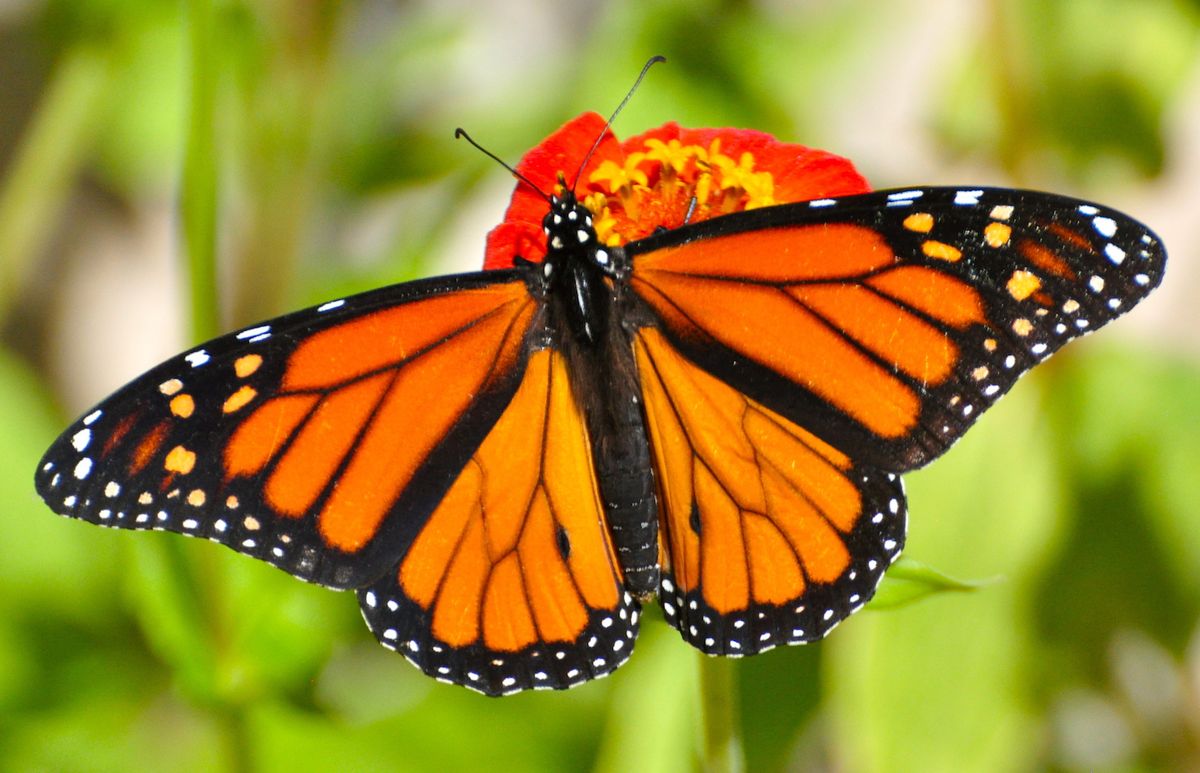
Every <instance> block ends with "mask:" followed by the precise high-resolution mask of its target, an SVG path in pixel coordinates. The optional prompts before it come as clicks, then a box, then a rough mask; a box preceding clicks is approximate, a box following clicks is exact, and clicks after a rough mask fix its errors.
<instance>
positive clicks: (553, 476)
mask: <svg viewBox="0 0 1200 773" xmlns="http://www.w3.org/2000/svg"><path fill="white" fill-rule="evenodd" d="M359 600H360V602H361V604H362V610H363V615H364V616H365V618H366V620H367V624H368V625H369V626H370V627H371V630H372V631H374V633H375V635H376V636H377V637H378V638H379V641H380V642H382V643H383V644H384V646H386V647H389V648H391V649H394V650H396V651H398V652H400V653H402V654H403V655H404V656H405V657H406V658H408V660H410V661H411V662H413V663H414V664H415V665H417V666H418V667H419V668H421V669H422V670H423V671H425V673H427V674H429V675H431V676H433V677H435V678H437V679H440V680H442V681H447V682H453V683H457V684H463V685H466V686H467V687H470V688H472V689H475V690H477V691H480V692H483V693H486V694H489V695H503V694H507V693H511V692H517V691H520V690H524V689H528V688H531V687H532V688H542V689H547V688H554V689H562V688H565V687H570V686H573V685H576V684H579V683H581V682H584V681H586V680H589V679H594V678H596V677H599V676H604V675H605V674H607V673H609V672H610V671H612V670H613V669H615V668H616V667H617V666H619V665H620V664H621V663H623V662H625V659H626V658H628V657H629V655H630V653H631V652H632V650H633V643H634V638H635V637H636V635H637V625H638V614H639V605H638V603H637V601H636V600H635V599H633V598H632V597H631V596H630V594H629V593H627V592H626V591H625V588H624V579H623V575H622V570H621V565H620V563H619V562H618V559H617V554H616V552H615V550H614V547H613V544H612V541H611V538H610V535H609V531H608V527H607V525H606V522H605V518H604V507H603V505H602V503H601V500H600V489H599V485H598V482H597V479H596V468H595V465H594V463H593V459H592V450H591V444H590V441H589V438H588V432H587V428H586V425H585V420H584V417H583V414H582V412H581V408H580V405H579V404H578V402H577V401H576V399H575V397H574V396H573V394H572V391H571V383H570V378H569V376H568V373H567V367H566V361H565V358H564V356H563V354H562V353H561V352H559V351H557V350H554V349H549V348H546V349H540V350H538V351H536V352H534V353H533V354H532V355H531V356H530V358H529V363H528V366H527V367H526V369H525V374H524V377H523V379H522V381H521V384H520V386H519V387H518V388H517V391H516V394H515V395H514V396H513V398H512V402H511V403H510V404H509V405H508V407H507V408H506V409H505V410H504V413H503V414H502V415H501V416H500V418H499V420H498V421H497V422H496V424H495V427H494V428H493V429H492V431H491V432H490V433H489V434H488V435H487V437H486V438H485V439H484V441H483V443H482V444H481V445H480V446H479V447H478V450H476V451H475V453H474V454H473V455H472V456H471V458H470V460H469V461H468V462H467V463H466V466H465V467H463V469H462V472H461V473H460V474H459V475H458V476H457V478H456V479H455V481H454V483H453V485H451V487H450V489H449V491H447V492H446V494H445V496H444V498H443V499H442V501H441V504H440V505H438V507H437V509H436V510H434V512H433V514H432V516H430V518H429V521H428V523H427V524H426V525H425V527H424V528H423V529H422V530H421V533H420V534H419V535H418V536H417V538H416V540H415V541H414V542H413V543H412V546H411V547H410V548H409V549H408V551H407V552H406V553H405V554H404V555H403V557H402V558H400V560H399V562H398V563H397V564H396V566H395V567H393V568H392V570H391V571H389V572H388V573H387V574H386V575H385V576H384V577H383V578H382V579H380V580H379V581H378V582H375V583H374V584H372V585H371V586H370V587H368V588H365V589H363V590H361V591H359Z"/></svg>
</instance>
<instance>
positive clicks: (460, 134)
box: [454, 127, 550, 203]
mask: <svg viewBox="0 0 1200 773" xmlns="http://www.w3.org/2000/svg"><path fill="white" fill-rule="evenodd" d="M454 139H456V140H460V139H461V140H466V141H467V142H469V143H471V145H472V146H473V147H474V148H475V149H476V150H478V151H479V152H480V153H482V154H483V155H485V156H487V157H488V158H490V159H492V160H493V161H495V162H496V163H497V164H499V165H500V166H502V167H504V168H505V169H507V170H508V171H509V172H510V173H511V174H512V176H513V177H515V178H517V179H518V180H520V181H521V182H523V183H525V184H526V185H528V186H529V187H530V188H532V189H533V190H535V191H537V194H538V195H539V196H541V197H542V198H543V199H545V200H546V202H547V203H549V201H550V195H549V194H548V193H546V192H545V191H544V190H542V189H541V188H539V187H537V186H536V185H534V184H533V181H532V180H530V179H529V178H528V177H526V176H525V175H523V174H521V173H520V172H518V171H517V170H516V169H514V168H513V167H511V166H509V165H508V164H507V163H506V162H505V161H504V159H502V158H500V157H499V156H497V155H496V154H495V153H493V152H492V151H490V150H488V149H487V148H485V147H483V146H482V145H480V144H479V143H478V142H476V141H475V140H473V139H471V135H470V134H467V132H466V130H465V129H463V128H462V127H459V128H457V129H455V130H454Z"/></svg>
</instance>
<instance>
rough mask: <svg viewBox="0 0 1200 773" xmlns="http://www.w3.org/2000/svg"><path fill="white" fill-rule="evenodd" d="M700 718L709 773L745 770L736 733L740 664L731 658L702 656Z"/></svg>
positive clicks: (704, 753)
mask: <svg viewBox="0 0 1200 773" xmlns="http://www.w3.org/2000/svg"><path fill="white" fill-rule="evenodd" d="M699 657H700V717H701V733H702V739H703V748H702V749H701V754H702V755H703V756H702V759H701V768H702V769H703V770H704V771H706V773H738V772H739V771H741V770H744V769H745V760H744V759H743V758H742V743H741V739H740V738H739V737H738V733H737V672H736V670H735V669H736V668H737V664H736V662H735V661H733V660H730V659H729V658H719V657H709V656H708V655H700V656H699Z"/></svg>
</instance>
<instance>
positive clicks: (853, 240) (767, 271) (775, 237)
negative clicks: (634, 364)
mask: <svg viewBox="0 0 1200 773" xmlns="http://www.w3.org/2000/svg"><path fill="white" fill-rule="evenodd" d="M894 261H895V255H894V254H893V253H892V249H891V247H889V246H888V244H887V242H886V241H884V240H883V238H882V237H880V236H879V234H877V233H876V232H875V231H873V230H871V229H869V228H863V227H861V226H856V225H849V224H843V223H834V224H825V225H806V226H792V227H785V228H768V229H763V230H760V231H745V232H742V233H738V234H731V235H729V236H718V237H713V238H709V239H704V240H701V241H699V242H692V243H690V244H684V245H681V246H678V247H668V248H665V249H661V250H657V251H655V252H653V253H650V254H647V255H645V256H640V257H639V258H638V272H639V273H642V272H656V273H657V272H665V273H681V274H687V275H691V276H707V277H724V278H728V279H735V278H739V277H742V276H744V275H745V273H746V266H747V265H748V264H749V265H750V266H752V267H753V269H754V278H755V279H756V280H758V281H762V282H769V283H779V284H790V283H794V282H808V281H814V280H830V279H840V278H843V277H852V276H857V275H859V274H864V273H867V272H870V271H876V270H879V269H882V268H886V267H888V266H890V265H892V263H893V262H894Z"/></svg>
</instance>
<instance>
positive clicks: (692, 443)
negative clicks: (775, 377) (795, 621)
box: [635, 328, 863, 614]
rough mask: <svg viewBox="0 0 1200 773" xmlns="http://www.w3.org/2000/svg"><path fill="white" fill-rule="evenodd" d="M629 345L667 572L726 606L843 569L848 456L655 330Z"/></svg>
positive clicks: (851, 510)
mask: <svg viewBox="0 0 1200 773" xmlns="http://www.w3.org/2000/svg"><path fill="white" fill-rule="evenodd" d="M635 349H636V355H637V362H638V368H639V372H640V374H641V376H642V383H643V392H642V396H643V399H644V404H645V408H646V416H647V425H648V431H649V435H650V442H651V447H652V450H653V452H654V459H655V469H656V470H657V472H658V477H659V482H660V487H661V489H662V491H663V508H662V514H661V519H662V533H663V534H664V535H665V538H666V547H667V553H668V557H669V569H670V571H671V572H672V575H673V577H674V580H675V582H676V583H677V584H678V585H679V586H680V587H681V588H682V589H683V590H684V591H685V592H690V591H693V590H699V592H700V593H701V594H702V596H703V598H704V601H705V602H706V603H707V604H708V605H709V606H710V607H711V608H712V609H714V610H716V611H717V612H718V613H720V614H729V613H732V612H735V611H738V610H745V609H747V608H749V607H751V606H752V605H755V604H760V605H761V604H776V605H778V604H783V603H787V602H790V601H792V600H795V599H798V598H801V597H802V596H803V595H804V593H805V591H806V588H807V587H808V584H809V583H829V582H832V581H834V580H837V579H838V578H839V577H841V576H842V575H843V574H844V573H845V571H846V570H847V569H848V567H849V566H850V553H849V549H848V547H847V546H846V544H845V541H846V539H847V537H848V535H849V534H850V533H851V531H852V530H853V529H854V528H855V526H856V525H857V524H858V522H859V520H860V517H861V514H862V510H863V499H862V495H861V493H860V491H859V490H858V488H857V487H856V486H855V483H854V481H852V480H851V479H850V478H849V474H850V470H851V466H850V464H849V460H848V459H846V458H845V457H844V456H842V455H841V454H839V453H838V452H837V451H835V450H833V449H831V448H830V447H829V446H828V445H827V444H825V443H823V442H822V441H820V440H819V439H817V438H815V437H814V436H812V435H811V434H809V433H807V432H805V431H804V430H802V429H801V428H799V427H798V426H796V425H795V424H792V423H791V422H788V421H787V420H786V419H784V418H782V417H781V416H779V415H777V414H775V413H773V412H772V411H770V410H768V409H767V408H764V407H763V406H761V405H759V404H758V403H756V402H754V401H753V400H751V399H749V398H748V397H746V396H745V395H742V394H741V393H739V392H737V391H736V390H734V389H733V388H731V387H729V386H728V385H726V384H725V383H724V382H722V381H720V380H718V379H716V378H715V377H713V376H710V375H708V374H707V373H706V372H704V371H703V370H701V369H700V368H698V367H697V366H696V365H694V364H692V363H691V362H689V361H688V360H686V359H685V358H684V357H683V356H682V355H680V354H679V353H678V352H676V351H675V350H674V349H673V348H672V347H671V346H670V345H669V344H668V343H667V342H666V339H665V338H664V337H663V335H662V333H660V332H659V331H657V330H655V329H653V328H643V329H642V330H641V331H640V332H639V334H638V338H637V340H636V345H635ZM693 510H695V511H697V512H698V514H699V524H698V528H697V524H695V523H694V522H693V516H692V513H693Z"/></svg>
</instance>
